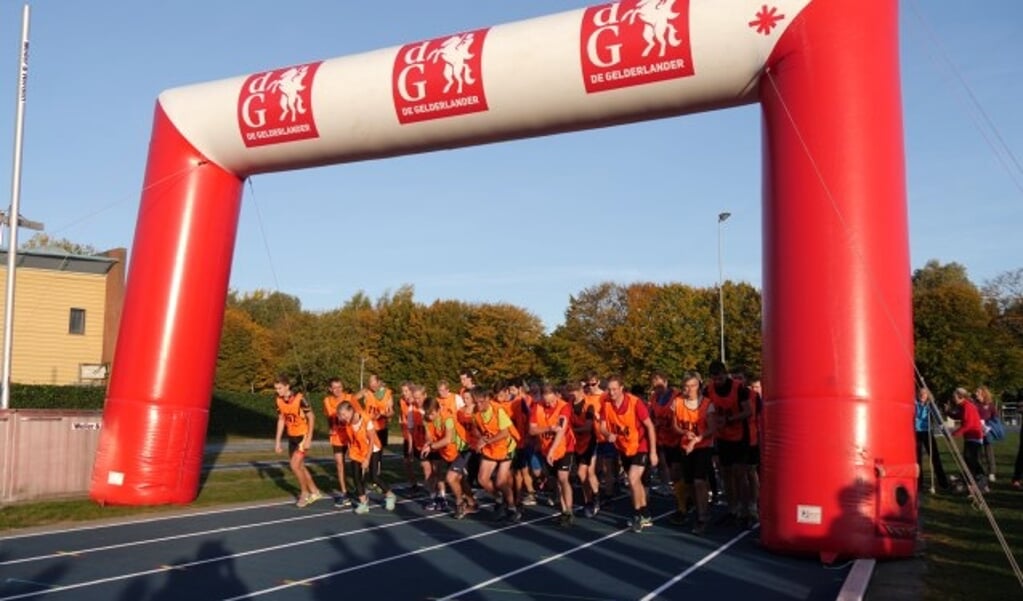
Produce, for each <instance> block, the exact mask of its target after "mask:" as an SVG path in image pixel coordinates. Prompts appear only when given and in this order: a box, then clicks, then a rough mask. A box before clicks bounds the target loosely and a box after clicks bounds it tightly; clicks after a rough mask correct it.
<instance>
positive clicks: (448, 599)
mask: <svg viewBox="0 0 1023 601" xmlns="http://www.w3.org/2000/svg"><path fill="white" fill-rule="evenodd" d="M672 513H675V511H674V510H672V511H668V512H665V513H662V514H660V515H658V516H656V517H654V520H659V519H661V518H663V517H666V516H669V515H671V514H672ZM626 532H629V528H623V529H621V530H616V531H614V532H612V533H611V534H606V535H604V536H602V537H600V538H598V539H595V540H591V541H590V542H588V543H584V544H581V545H579V546H576V547H572V548H571V549H568V550H567V551H562V552H561V553H557V554H555V555H551V556H550V557H546V558H544V559H541V560H540V561H536V562H533V563H531V564H529V565H526V566H522V567H521V568H518V569H516V570H512V571H510V572H505V573H504V574H501V575H500V576H494V577H493V578H491V579H490V580H487V581H485V582H481V583H479V584H475V585H473V586H470V587H468V588H464V589H462V590H460V591H458V592H454V593H451V594H450V595H447V596H445V597H440V598H438V599H437V601H452V600H453V599H456V598H458V596H459V595H464V594H465V593H471V592H472V591H475V590H479V589H481V588H486V587H488V586H490V585H491V584H494V583H495V582H500V581H502V580H506V579H508V578H511V577H512V576H515V575H517V574H521V573H522V572H528V571H529V570H532V569H534V568H538V567H540V566H542V565H544V564H548V563H550V562H552V561H555V560H557V559H561V558H562V557H565V556H567V555H571V554H572V553H575V552H576V551H582V550H583V549H588V548H589V547H592V546H593V545H596V544H599V543H602V542H604V541H606V540H609V539H612V538H614V537H616V536H620V535H622V534H625V533H626Z"/></svg>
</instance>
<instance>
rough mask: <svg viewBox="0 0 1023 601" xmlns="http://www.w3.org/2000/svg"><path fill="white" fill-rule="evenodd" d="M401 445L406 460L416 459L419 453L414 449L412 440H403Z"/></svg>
mask: <svg viewBox="0 0 1023 601" xmlns="http://www.w3.org/2000/svg"><path fill="white" fill-rule="evenodd" d="M401 445H402V446H401V452H402V455H404V456H405V459H415V457H416V455H417V453H416V450H415V449H414V448H413V447H412V439H411V438H403V439H402V441H401Z"/></svg>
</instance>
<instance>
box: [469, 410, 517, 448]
mask: <svg viewBox="0 0 1023 601" xmlns="http://www.w3.org/2000/svg"><path fill="white" fill-rule="evenodd" d="M502 414H504V415H507V414H506V413H504V409H503V408H501V407H499V406H498V405H496V404H494V403H493V402H491V407H490V419H489V420H488V419H486V417H485V416H484V414H483V413H480V412H478V411H477V412H476V415H475V416H473V419H474V420H475V422H476V427H477V428H478V430H479V432H480V435H481V436H482V437H486V438H493V437H494V436H497V435H498V434H500V432H501V426H500V424H501V415H502ZM508 419H509V421H510V420H511V418H508ZM513 428H515V425H514V424H512V425H511V427H510V428H509V430H511V429H513ZM514 449H515V437H514V436H513V435H512V433H511V432H508V436H506V437H505V438H503V439H502V440H499V441H497V442H492V443H490V444H488V445H484V446H483V449H482V453H483V455H485V456H486V457H489V458H490V459H493V460H495V461H503V460H504V459H507V458H508V454H509V453H510V452H511V451H513V450H514Z"/></svg>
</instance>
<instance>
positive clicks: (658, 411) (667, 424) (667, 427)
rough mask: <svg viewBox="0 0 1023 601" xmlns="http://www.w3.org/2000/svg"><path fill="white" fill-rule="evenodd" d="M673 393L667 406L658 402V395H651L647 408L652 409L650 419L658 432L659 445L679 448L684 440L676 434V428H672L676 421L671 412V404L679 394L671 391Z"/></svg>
mask: <svg viewBox="0 0 1023 601" xmlns="http://www.w3.org/2000/svg"><path fill="white" fill-rule="evenodd" d="M669 391H670V393H671V399H670V400H669V401H668V402H667V404H665V405H661V404H660V403H658V402H657V394H656V393H654V394H651V395H650V401H649V403H647V407H648V408H649V409H650V418H651V419H652V420H653V422H654V430H655V431H656V432H657V445H658V446H664V447H677V446H678V445H679V444H681V442H682V438H681V437H680V436H679V435H678V432H675V428H674V427H672V422H674V420H675V416H674V414H673V413H672V411H671V402H672V400H673V399H675V398H676V397H678V392H677V391H675V390H671V389H669Z"/></svg>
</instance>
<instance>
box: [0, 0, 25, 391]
mask: <svg viewBox="0 0 1023 601" xmlns="http://www.w3.org/2000/svg"><path fill="white" fill-rule="evenodd" d="M29 12H30V10H29V7H28V4H25V8H24V9H22V12H21V46H20V47H19V48H18V85H17V93H18V99H17V102H16V104H15V107H16V108H15V117H14V164H13V167H12V169H11V171H12V173H11V209H10V211H8V212H7V224H8V225H7V227H8V228H10V229H9V230H8V231H9V234H8V236H7V290H6V294H5V297H4V369H3V381H2V392H0V409H7V408H9V407H10V405H11V348H12V347H13V346H14V267H15V265H16V264H17V252H18V219H19V216H20V215H21V213H20V211H19V209H20V207H19V204H20V202H21V149H22V140H23V138H24V132H25V99H26V97H27V96H28V21H29Z"/></svg>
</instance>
